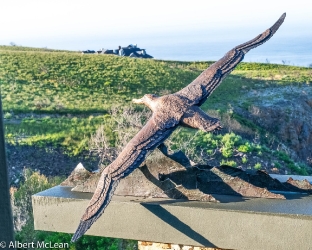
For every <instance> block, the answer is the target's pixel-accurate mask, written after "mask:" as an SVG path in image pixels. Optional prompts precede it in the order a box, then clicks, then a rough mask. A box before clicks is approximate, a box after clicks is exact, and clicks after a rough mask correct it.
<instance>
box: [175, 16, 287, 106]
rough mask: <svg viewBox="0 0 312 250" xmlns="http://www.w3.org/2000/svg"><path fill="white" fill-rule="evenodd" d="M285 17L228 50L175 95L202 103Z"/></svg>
mask: <svg viewBox="0 0 312 250" xmlns="http://www.w3.org/2000/svg"><path fill="white" fill-rule="evenodd" d="M285 17H286V13H284V14H283V15H282V16H281V17H280V18H279V19H278V20H277V22H276V23H275V24H274V25H273V26H272V27H271V28H269V29H267V30H266V31H264V32H263V33H262V34H260V35H258V36H257V37H255V38H254V39H252V40H250V41H248V42H246V43H243V44H241V45H238V46H236V47H235V48H234V49H232V50H230V51H229V52H228V53H226V54H225V56H224V57H222V58H221V59H220V60H219V61H217V62H215V63H214V64H212V65H211V66H210V67H208V68H207V69H206V70H205V71H203V72H202V73H201V74H200V75H199V76H198V77H197V78H196V79H195V80H194V81H193V82H192V83H190V84H189V85H188V86H186V87H185V88H183V89H182V90H180V91H178V92H176V93H175V95H179V96H183V97H185V98H187V99H188V100H190V103H191V105H198V106H200V105H202V104H203V103H204V102H205V101H206V99H207V98H208V96H209V95H210V94H211V93H212V92H213V91H214V90H215V89H216V88H217V87H218V86H219V84H220V83H221V82H222V80H223V79H224V78H225V77H226V76H227V75H228V74H229V73H230V72H231V71H232V70H233V69H234V68H235V67H236V66H237V64H238V63H240V62H241V61H242V60H243V59H244V56H245V54H246V53H247V52H248V51H249V50H251V49H253V48H256V47H257V46H259V45H261V44H263V43H265V42H266V41H268V40H269V39H270V38H271V37H272V36H273V35H274V33H275V32H276V31H277V30H278V28H279V27H280V26H281V25H282V23H283V22H284V19H285Z"/></svg>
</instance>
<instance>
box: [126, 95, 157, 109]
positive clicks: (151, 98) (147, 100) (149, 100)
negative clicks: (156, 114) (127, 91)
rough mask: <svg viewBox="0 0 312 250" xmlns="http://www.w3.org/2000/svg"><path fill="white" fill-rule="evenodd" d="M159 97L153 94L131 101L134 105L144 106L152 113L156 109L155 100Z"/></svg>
mask: <svg viewBox="0 0 312 250" xmlns="http://www.w3.org/2000/svg"><path fill="white" fill-rule="evenodd" d="M158 98H159V97H158V96H157V95H154V94H146V95H144V96H143V97H142V98H140V99H132V102H133V103H136V104H144V105H145V106H147V107H149V108H150V109H151V110H152V111H154V110H155V109H156V104H157V99H158Z"/></svg>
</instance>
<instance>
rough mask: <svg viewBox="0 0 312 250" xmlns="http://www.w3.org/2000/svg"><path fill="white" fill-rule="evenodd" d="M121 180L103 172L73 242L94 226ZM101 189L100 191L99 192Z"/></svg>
mask: <svg viewBox="0 0 312 250" xmlns="http://www.w3.org/2000/svg"><path fill="white" fill-rule="evenodd" d="M118 183H119V181H117V180H116V181H114V180H112V178H111V176H110V175H109V174H103V175H102V176H101V178H100V181H99V183H98V186H97V188H96V191H95V193H94V195H93V197H92V199H91V201H90V203H89V206H88V207H87V209H86V211H85V213H84V214H83V216H82V218H81V220H80V223H79V226H78V228H77V230H76V232H75V234H74V235H73V237H72V239H71V242H75V241H76V240H78V239H79V238H80V237H81V236H82V235H84V234H85V232H86V231H87V230H88V229H89V228H90V227H91V226H92V224H93V223H94V222H95V221H96V220H97V219H98V218H99V217H100V216H101V215H102V213H103V212H104V209H105V208H106V207H107V205H108V204H109V202H110V201H111V198H112V196H113V194H114V191H115V189H116V187H117V185H118ZM97 190H99V192H97Z"/></svg>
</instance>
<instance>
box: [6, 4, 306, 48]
mask: <svg viewBox="0 0 312 250" xmlns="http://www.w3.org/2000/svg"><path fill="white" fill-rule="evenodd" d="M311 5H312V4H311V3H310V1H307V0H296V1H288V0H284V1H272V0H270V1H268V0H262V1H250V0H249V1H247V0H235V1H232V0H231V1H230V0H224V1H209V0H206V1H204V0H191V1H175V0H158V1H143V0H132V1H131V0H127V1H123V0H119V1H110V0H105V1H95V0H88V1H86V0H85V1H82V0H74V1H72V0H53V1H51V0H1V1H0V23H1V25H0V44H2V45H9V44H10V42H14V43H15V44H17V45H23V46H33V47H48V48H57V49H72V50H83V49H89V47H90V46H91V45H92V46H97V47H96V48H90V49H99V48H98V47H99V46H101V45H102V44H103V45H102V46H101V47H103V46H104V45H107V46H112V43H113V41H114V40H115V41H116V40H117V39H120V41H130V40H131V41H132V40H135V39H136V38H138V41H140V40H139V38H140V37H141V38H142V37H144V38H145V39H147V38H149V41H151V42H154V43H157V41H162V42H163V41H164V39H163V38H164V37H165V38H167V41H168V42H172V43H175V42H179V41H181V39H183V40H185V41H188V40H190V41H191V40H192V39H194V38H195V36H198V34H205V35H206V36H207V37H209V39H210V40H211V41H213V40H216V41H219V40H220V41H227V40H231V39H233V40H239V39H240V41H242V42H245V40H246V39H247V40H249V39H251V38H253V37H254V36H255V35H257V34H259V33H261V32H263V31H264V30H265V29H267V28H268V27H270V26H271V25H272V24H273V23H274V22H275V21H276V20H277V19H278V18H279V17H280V16H281V15H282V14H283V13H284V12H286V13H287V17H286V20H285V23H284V24H283V25H282V27H281V28H280V30H279V31H278V33H277V34H276V35H275V37H276V38H275V39H277V41H279V40H282V39H283V38H284V37H292V38H294V39H296V38H297V37H304V36H307V37H311V33H312V15H311V7H310V6H311ZM278 39H279V40H278ZM95 41H101V43H102V44H100V43H99V42H98V43H96V42H95ZM105 43H106V44H105ZM126 45H127V44H124V46H126ZM88 46H89V47H88ZM116 46H117V45H116V44H115V47H116Z"/></svg>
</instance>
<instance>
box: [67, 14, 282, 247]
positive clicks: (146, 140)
mask: <svg viewBox="0 0 312 250" xmlns="http://www.w3.org/2000/svg"><path fill="white" fill-rule="evenodd" d="M285 16H286V13H284V14H283V15H282V16H281V17H280V18H279V19H278V20H277V22H276V23H275V24H274V25H273V26H272V27H271V28H269V29H267V30H266V31H265V32H263V33H262V34H260V35H258V36H257V37H255V38H254V39H252V40H250V41H249V42H246V43H243V44H241V45H238V46H237V47H235V48H234V49H232V50H230V51H229V52H228V53H227V54H226V55H225V56H224V57H223V58H221V59H220V60H219V61H217V62H215V63H214V64H212V65H211V66H210V67H208V68H207V69H206V70H205V71H203V72H202V73H201V74H200V75H199V76H198V77H197V78H196V79H195V80H194V81H193V82H192V83H190V84H189V85H188V86H186V87H185V88H183V89H182V90H180V91H178V92H176V93H174V94H170V95H165V96H161V97H159V96H157V95H153V94H147V95H144V96H143V97H142V98H141V99H133V102H134V103H137V104H144V105H146V106H147V107H149V108H150V109H151V110H152V111H153V115H152V117H151V118H150V119H149V121H148V122H147V123H146V124H145V126H144V127H143V128H142V129H141V131H139V132H138V134H137V135H135V136H134V137H133V138H132V139H131V140H130V142H129V143H128V144H127V145H126V147H125V148H124V149H123V151H122V152H121V153H120V155H119V156H118V157H117V159H116V160H115V161H113V162H112V163H111V164H110V165H109V166H107V167H106V168H105V169H104V170H103V172H102V174H101V177H100V180H99V182H98V185H97V188H96V190H95V192H94V194H93V197H92V199H91V201H90V203H89V205H88V207H87V209H86V211H85V213H84V214H83V216H82V218H81V220H80V224H79V226H78V229H77V230H76V233H75V234H74V236H73V237H72V242H74V241H76V240H77V239H78V238H79V237H81V236H82V235H83V234H84V233H85V232H86V231H87V230H88V229H89V228H90V226H91V225H92V224H93V223H94V222H95V221H96V220H97V219H98V218H99V217H100V216H101V214H102V213H103V212H104V209H105V208H106V207H107V205H108V204H109V202H110V200H111V197H112V195H113V193H114V190H115V188H116V186H117V185H118V182H119V180H120V179H121V178H124V177H126V176H128V175H129V174H130V173H131V172H132V171H133V170H134V169H136V168H137V167H139V166H140V164H141V163H142V162H143V161H144V160H145V158H146V156H147V154H148V153H149V152H151V151H153V150H154V149H155V148H157V147H158V146H159V145H160V144H161V143H163V142H164V141H165V140H166V139H167V138H168V137H169V136H170V135H171V133H172V132H173V131H174V130H175V129H176V128H177V127H178V126H179V125H181V126H187V127H192V128H197V129H201V130H203V131H212V130H215V129H218V128H220V122H219V120H218V119H216V118H212V117H210V116H208V115H207V114H206V113H205V112H204V111H203V110H202V109H200V106H201V105H202V104H203V103H204V102H205V101H206V99H207V98H208V97H209V95H211V93H212V92H213V91H214V90H215V89H216V88H217V87H218V86H219V84H220V83H221V82H222V80H223V79H224V78H225V77H226V76H227V75H228V74H229V73H230V72H231V71H232V70H233V69H234V68H235V66H236V65H237V64H238V63H239V62H241V61H242V60H243V58H244V55H245V54H246V53H247V52H248V51H249V50H250V49H253V48H255V47H257V46H259V45H261V44H263V43H264V42H266V41H267V40H269V39H270V38H271V37H272V36H273V34H274V33H275V32H276V31H277V30H278V28H279V27H280V26H281V24H282V23H283V21H284V19H285Z"/></svg>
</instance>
